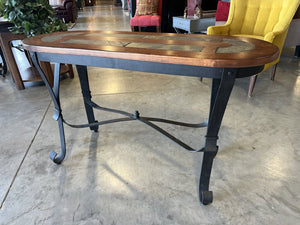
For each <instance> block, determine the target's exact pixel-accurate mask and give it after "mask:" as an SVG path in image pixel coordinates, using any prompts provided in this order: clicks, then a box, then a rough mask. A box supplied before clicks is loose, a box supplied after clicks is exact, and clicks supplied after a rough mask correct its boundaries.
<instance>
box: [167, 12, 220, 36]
mask: <svg viewBox="0 0 300 225" xmlns="http://www.w3.org/2000/svg"><path fill="white" fill-rule="evenodd" d="M215 23H216V19H215V18H214V17H212V18H201V19H195V18H194V16H188V17H187V18H184V17H183V16H179V17H177V16H175V17H173V27H174V29H175V31H176V33H181V31H180V30H184V31H187V32H188V33H190V34H191V33H206V30H207V28H208V27H209V26H213V25H215Z"/></svg>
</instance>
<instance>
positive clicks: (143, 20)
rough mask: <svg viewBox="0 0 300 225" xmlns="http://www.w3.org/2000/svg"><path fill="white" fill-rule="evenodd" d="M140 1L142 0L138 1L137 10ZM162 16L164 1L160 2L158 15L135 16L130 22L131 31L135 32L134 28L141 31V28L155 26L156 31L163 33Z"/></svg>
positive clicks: (160, 0)
mask: <svg viewBox="0 0 300 225" xmlns="http://www.w3.org/2000/svg"><path fill="white" fill-rule="evenodd" d="M139 1H141V0H137V1H136V9H137V8H138V2H139ZM152 1H155V0H152ZM132 3H133V2H132ZM133 13H135V12H133ZM161 15H162V0H159V1H158V8H157V15H134V16H133V17H132V18H131V20H130V26H131V30H132V31H134V28H135V27H138V29H139V31H141V27H150V26H155V27H156V31H157V32H161Z"/></svg>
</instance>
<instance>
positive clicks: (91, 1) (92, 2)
mask: <svg viewBox="0 0 300 225" xmlns="http://www.w3.org/2000/svg"><path fill="white" fill-rule="evenodd" d="M95 2H96V1H95V0H84V5H85V6H94V5H95Z"/></svg>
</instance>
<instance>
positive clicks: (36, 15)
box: [0, 0, 67, 37]
mask: <svg viewBox="0 0 300 225" xmlns="http://www.w3.org/2000/svg"><path fill="white" fill-rule="evenodd" d="M0 16H3V17H4V18H6V19H8V20H9V21H10V22H12V23H14V24H15V27H13V28H12V29H11V31H12V32H13V33H24V34H26V36H27V37H30V36H35V35H39V34H45V33H51V32H56V31H66V30H67V25H66V24H64V23H63V21H62V20H60V19H58V18H56V16H55V14H54V11H53V9H52V7H51V6H50V5H49V3H48V1H46V0H31V1H28V0H0Z"/></svg>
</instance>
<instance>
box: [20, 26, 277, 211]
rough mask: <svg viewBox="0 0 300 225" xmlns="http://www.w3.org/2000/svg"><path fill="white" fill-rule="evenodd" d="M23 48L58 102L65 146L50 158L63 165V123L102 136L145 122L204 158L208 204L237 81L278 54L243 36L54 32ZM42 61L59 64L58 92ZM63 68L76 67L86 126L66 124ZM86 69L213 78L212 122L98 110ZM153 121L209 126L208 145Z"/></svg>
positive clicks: (202, 188) (203, 194) (202, 194)
mask: <svg viewBox="0 0 300 225" xmlns="http://www.w3.org/2000/svg"><path fill="white" fill-rule="evenodd" d="M23 46H24V48H25V49H26V50H28V51H30V54H31V57H32V59H33V62H34V64H35V66H36V67H37V68H38V70H39V72H40V74H41V76H42V78H43V79H44V82H45V83H46V86H47V88H48V90H49V93H50V95H51V98H52V100H53V103H54V107H55V114H54V116H53V118H54V119H55V120H57V121H58V125H59V131H60V141H61V151H60V154H59V155H58V154H57V153H56V152H54V151H52V152H51V153H50V158H51V159H52V160H53V161H54V162H55V163H57V164H59V163H61V162H62V161H63V160H64V157H65V154H66V144H65V135H64V128H63V124H64V123H65V124H67V125H69V126H71V127H74V128H84V127H90V129H91V130H94V131H97V130H98V127H99V126H101V125H104V124H110V123H116V122H122V121H130V120H136V121H140V122H142V123H144V124H146V125H148V126H150V127H151V128H154V129H155V130H157V131H158V132H159V133H161V134H163V135H165V136H166V137H167V138H169V139H171V140H173V141H175V142H176V143H177V144H178V145H180V146H181V147H182V148H183V149H185V150H187V151H190V152H203V153H204V155H203V161H202V169H201V174H200V184H199V198H200V201H201V202H202V203H203V204H204V205H207V204H209V203H211V202H212V200H213V195H212V191H209V181H210V174H211V169H212V164H213V159H214V157H215V156H216V154H217V151H218V146H217V139H218V132H219V128H220V126H221V122H222V118H223V115H224V112H225V109H226V106H227V102H228V100H229V97H230V94H231V90H232V88H233V85H234V82H235V79H236V78H243V77H249V76H252V75H254V74H257V73H259V72H260V71H261V70H262V69H263V66H264V64H266V63H270V62H272V61H273V60H275V59H276V58H277V57H278V54H279V50H278V48H277V47H276V46H275V45H273V44H271V43H267V42H264V41H261V40H256V39H250V38H244V37H243V38H242V37H230V36H211V35H210V36H205V35H185V34H162V33H140V32H139V33H134V32H116V31H115V32H111V31H72V32H61V33H51V34H46V35H40V36H35V37H31V38H27V39H25V40H23ZM39 61H46V62H54V63H55V69H54V86H53V88H51V86H50V85H49V83H48V81H47V78H46V76H45V74H44V73H43V72H42V70H41V68H40V67H39V65H38V62H39ZM60 63H66V64H75V65H76V68H77V71H78V75H79V80H80V84H81V89H82V94H83V100H84V104H85V109H86V115H87V119H88V123H87V124H81V125H72V124H70V123H68V122H66V121H65V120H64V119H63V115H62V111H61V107H60V99H59V67H60ZM87 66H97V67H105V68H117V69H124V70H134V71H141V72H151V73H160V74H169V75H179V76H194V77H207V78H211V79H212V88H211V100H210V112H209V118H208V121H206V122H203V123H198V124H188V123H183V122H177V121H171V120H167V119H160V118H152V117H143V116H141V115H140V114H139V112H138V111H135V112H134V113H128V112H125V111H122V110H117V109H109V108H105V107H102V106H99V105H97V104H96V103H95V102H93V101H92V100H91V98H92V97H91V91H90V88H89V82H88V73H87ZM93 109H100V110H104V111H108V112H112V113H117V114H121V115H123V116H124V118H118V119H111V120H107V121H97V120H96V119H95V117H94V112H93ZM154 122H158V123H171V124H175V125H178V126H188V127H193V128H200V127H207V128H206V129H207V131H206V137H205V145H204V147H201V148H197V149H194V148H192V147H190V146H189V145H188V143H184V142H182V141H181V140H179V139H177V138H176V137H174V136H172V135H171V134H170V133H168V132H167V131H165V130H163V129H162V128H160V127H159V126H158V125H157V124H156V123H154Z"/></svg>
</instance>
